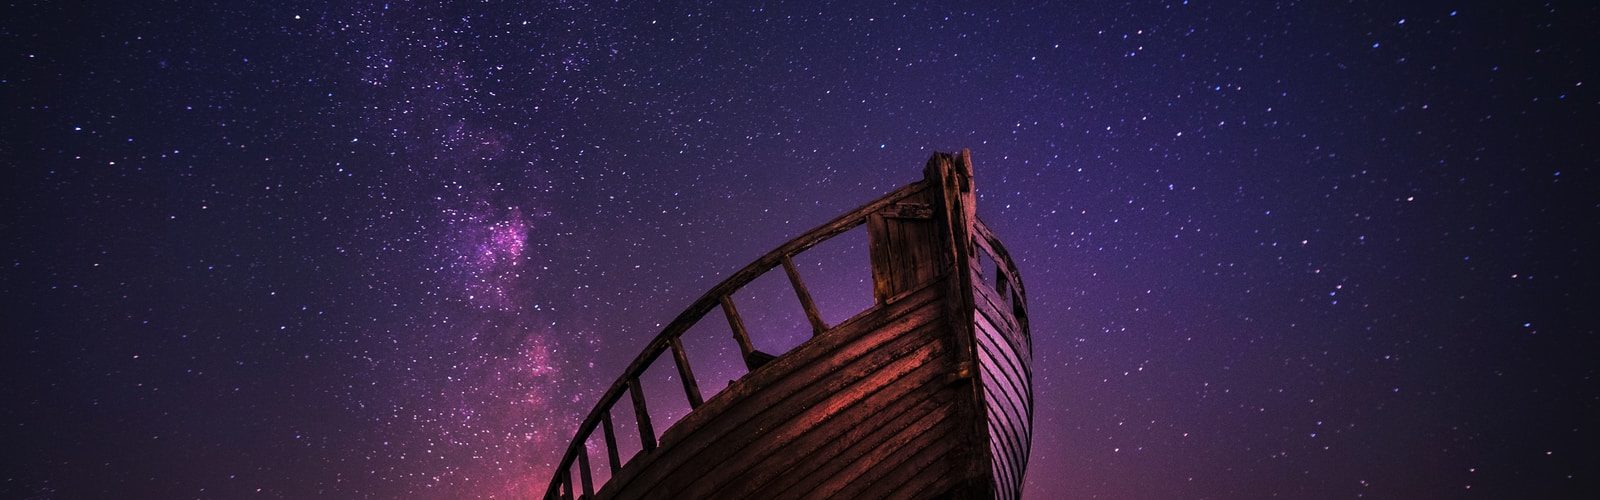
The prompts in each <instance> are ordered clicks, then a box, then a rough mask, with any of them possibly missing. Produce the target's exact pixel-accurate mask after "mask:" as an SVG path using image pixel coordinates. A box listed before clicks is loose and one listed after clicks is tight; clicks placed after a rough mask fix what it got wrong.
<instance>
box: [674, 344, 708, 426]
mask: <svg viewBox="0 0 1600 500" xmlns="http://www.w3.org/2000/svg"><path fill="white" fill-rule="evenodd" d="M671 345H672V361H673V362H674V363H676V364H677V365H678V378H679V379H682V380H683V393H684V395H686V396H688V397H689V409H690V410H694V409H695V408H699V407H700V404H701V403H704V402H705V399H704V398H702V397H701V396H700V384H699V383H698V382H695V379H694V370H693V369H691V368H690V367H689V354H688V353H686V352H684V350H683V338H682V337H673V338H672V342H671Z"/></svg>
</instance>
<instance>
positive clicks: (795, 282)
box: [783, 255, 828, 337]
mask: <svg viewBox="0 0 1600 500" xmlns="http://www.w3.org/2000/svg"><path fill="white" fill-rule="evenodd" d="M783 272H784V274H788V275H789V285H790V286H793V287H794V294H795V296H796V297H799V298H800V308H801V309H805V311H806V320H807V321H810V322H811V336H813V337H815V336H818V335H822V332H825V331H828V324H827V323H824V322H823V321H822V313H819V312H817V303H816V301H815V300H812V299H811V291H810V290H806V284H805V282H803V281H800V270H799V269H795V267H794V259H791V258H789V256H788V255H785V256H783Z"/></svg>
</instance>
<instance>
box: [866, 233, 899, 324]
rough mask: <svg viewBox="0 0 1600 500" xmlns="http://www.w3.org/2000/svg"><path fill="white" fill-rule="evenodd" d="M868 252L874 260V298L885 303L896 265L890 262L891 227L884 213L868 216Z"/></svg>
mask: <svg viewBox="0 0 1600 500" xmlns="http://www.w3.org/2000/svg"><path fill="white" fill-rule="evenodd" d="M867 253H868V255H869V257H871V261H872V298H873V300H874V301H876V302H877V303H878V305H883V304H884V303H887V302H888V301H889V288H890V287H889V281H890V280H891V279H893V273H894V266H893V265H892V264H890V263H889V229H888V227H887V225H886V224H885V223H884V220H883V216H882V215H878V214H873V215H870V216H867Z"/></svg>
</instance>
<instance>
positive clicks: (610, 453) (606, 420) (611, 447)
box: [600, 408, 622, 474]
mask: <svg viewBox="0 0 1600 500" xmlns="http://www.w3.org/2000/svg"><path fill="white" fill-rule="evenodd" d="M600 423H601V425H604V426H605V431H606V458H609V459H611V473H612V474H616V473H617V469H621V468H622V458H621V457H619V456H618V455H617V431H616V427H614V426H612V425H611V409H610V408H606V412H605V414H604V416H602V417H601V418H600Z"/></svg>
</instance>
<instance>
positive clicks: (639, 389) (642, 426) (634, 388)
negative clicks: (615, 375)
mask: <svg viewBox="0 0 1600 500" xmlns="http://www.w3.org/2000/svg"><path fill="white" fill-rule="evenodd" d="M628 394H629V395H630V396H633V416H634V417H635V418H637V419H639V444H640V445H642V446H643V447H644V452H643V453H649V452H651V451H655V449H656V430H655V428H654V427H651V426H650V411H649V410H647V409H645V406H644V386H643V385H642V384H640V383H639V377H633V378H630V379H628Z"/></svg>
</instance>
